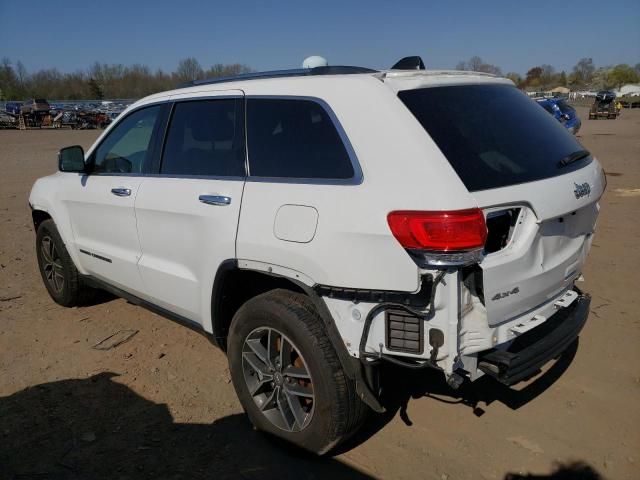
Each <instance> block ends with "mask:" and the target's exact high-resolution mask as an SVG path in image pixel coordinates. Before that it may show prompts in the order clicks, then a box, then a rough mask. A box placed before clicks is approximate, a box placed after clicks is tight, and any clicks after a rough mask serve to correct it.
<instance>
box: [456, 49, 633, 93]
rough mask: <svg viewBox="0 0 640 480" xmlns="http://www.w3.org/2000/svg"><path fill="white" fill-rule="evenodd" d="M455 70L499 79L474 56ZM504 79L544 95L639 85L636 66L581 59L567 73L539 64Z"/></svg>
mask: <svg viewBox="0 0 640 480" xmlns="http://www.w3.org/2000/svg"><path fill="white" fill-rule="evenodd" d="M456 69H457V70H472V71H475V72H485V73H492V74H494V75H502V70H501V69H500V67H498V66H496V65H492V64H490V63H486V62H484V61H483V60H482V58H480V57H478V56H475V57H471V58H470V59H469V60H468V61H462V62H459V63H458V64H457V65H456ZM504 76H505V77H507V78H509V79H510V80H512V81H513V83H515V84H516V85H517V86H518V87H519V88H522V89H527V90H542V91H544V90H549V89H552V88H555V87H567V88H570V89H572V90H607V89H612V88H620V87H621V86H622V85H626V84H627V83H638V82H640V63H637V64H636V65H635V66H633V67H632V66H630V65H628V64H626V63H621V64H619V65H615V66H606V67H598V68H596V66H595V64H594V63H593V59H591V58H581V59H580V60H579V61H578V63H576V64H575V65H574V66H573V68H572V70H571V71H570V72H566V71H564V70H561V71H559V72H558V71H557V70H556V69H555V68H554V67H553V65H547V64H543V65H536V66H534V67H531V68H530V69H529V70H528V71H527V73H526V75H524V76H523V75H520V74H519V73H517V72H509V73H507V74H506V75H504Z"/></svg>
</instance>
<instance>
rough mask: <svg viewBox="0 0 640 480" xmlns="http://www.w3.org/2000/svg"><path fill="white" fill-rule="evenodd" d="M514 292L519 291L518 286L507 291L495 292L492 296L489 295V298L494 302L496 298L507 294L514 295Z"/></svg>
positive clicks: (501, 297) (500, 298) (498, 298)
mask: <svg viewBox="0 0 640 480" xmlns="http://www.w3.org/2000/svg"><path fill="white" fill-rule="evenodd" d="M516 293H520V287H515V288H514V289H513V290H509V291H507V292H502V293H496V294H495V295H494V296H493V297H491V300H493V301H494V302H495V301H496V300H502V299H503V298H506V297H508V296H509V295H515V294H516Z"/></svg>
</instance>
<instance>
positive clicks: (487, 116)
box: [398, 85, 591, 191]
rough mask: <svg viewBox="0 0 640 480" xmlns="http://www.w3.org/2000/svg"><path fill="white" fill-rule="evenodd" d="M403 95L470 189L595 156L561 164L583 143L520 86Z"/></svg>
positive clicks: (547, 173)
mask: <svg viewBox="0 0 640 480" xmlns="http://www.w3.org/2000/svg"><path fill="white" fill-rule="evenodd" d="M398 96H399V97H400V99H401V100H402V102H404V104H405V105H406V106H407V108H408V109H409V110H410V111H411V112H412V113H413V115H414V116H415V117H416V118H417V120H418V121H419V122H420V123H421V124H422V126H423V127H424V129H425V130H426V131H427V132H428V133H429V135H430V136H431V138H432V139H433V140H434V141H435V142H436V144H437V145H438V147H439V148H440V150H441V151H442V153H443V154H444V155H445V156H446V157H447V159H448V160H449V162H450V163H451V166H452V167H453V168H454V170H455V171H456V173H457V174H458V176H459V177H460V179H461V180H462V181H463V183H464V184H465V186H466V187H467V188H468V189H469V190H470V191H477V190H486V189H489V188H499V187H505V186H509V185H515V184H518V183H524V182H531V181H534V180H541V179H544V178H549V177H553V176H556V175H562V174H565V173H568V172H571V171H573V170H577V169H578V168H582V167H584V166H585V165H586V164H587V163H589V162H590V161H591V157H590V156H589V157H587V158H585V159H583V160H579V161H576V162H573V163H570V164H568V165H566V166H564V167H559V165H558V162H559V161H560V160H562V159H563V158H565V157H567V156H568V155H570V154H572V153H574V152H576V151H579V150H583V149H584V148H583V147H582V146H581V145H580V144H579V143H578V141H577V140H576V139H575V138H574V136H573V135H571V134H570V133H568V132H567V131H566V129H565V128H564V126H563V125H561V124H560V122H558V121H557V120H556V119H555V118H554V117H553V116H551V115H549V114H548V113H547V112H545V111H544V109H542V108H540V107H539V106H538V105H536V102H534V101H532V100H530V99H529V98H527V96H526V95H525V94H523V93H522V92H520V91H519V90H518V89H517V88H515V87H512V86H508V85H461V86H448V87H432V88H422V89H416V90H404V91H401V92H399V93H398Z"/></svg>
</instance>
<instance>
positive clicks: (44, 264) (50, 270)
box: [36, 219, 95, 307]
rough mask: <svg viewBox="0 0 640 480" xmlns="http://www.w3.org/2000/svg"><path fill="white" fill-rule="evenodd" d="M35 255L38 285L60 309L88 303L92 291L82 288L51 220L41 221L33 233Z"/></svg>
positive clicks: (83, 286)
mask: <svg viewBox="0 0 640 480" xmlns="http://www.w3.org/2000/svg"><path fill="white" fill-rule="evenodd" d="M36 255H37V257H38V267H39V268H40V275H41V276H42V281H43V282H44V285H45V287H47V291H48V292H49V295H50V296H51V298H52V299H53V300H54V301H55V302H56V303H58V304H60V305H62V306H63V307H74V306H76V305H84V304H86V303H89V302H90V301H91V299H92V298H93V296H94V294H95V290H94V289H92V288H90V287H88V286H86V285H84V283H83V282H82V279H81V277H80V274H79V273H78V270H76V266H75V265H74V263H73V260H72V259H71V257H70V256H69V252H68V251H67V247H66V246H65V244H64V242H63V241H62V237H61V236H60V233H58V229H57V228H56V224H55V223H53V220H51V219H49V220H45V221H43V222H42V223H41V224H40V225H39V226H38V231H37V233H36Z"/></svg>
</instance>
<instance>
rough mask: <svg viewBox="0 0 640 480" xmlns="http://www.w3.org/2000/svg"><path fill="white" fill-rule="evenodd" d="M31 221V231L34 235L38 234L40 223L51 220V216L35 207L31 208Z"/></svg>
mask: <svg viewBox="0 0 640 480" xmlns="http://www.w3.org/2000/svg"><path fill="white" fill-rule="evenodd" d="M31 219H32V220H33V229H34V230H35V232H36V233H37V232H38V227H39V226H40V224H41V223H42V222H44V221H45V220H53V218H52V217H51V215H49V212H47V211H45V210H41V209H39V208H37V207H32V210H31Z"/></svg>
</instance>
